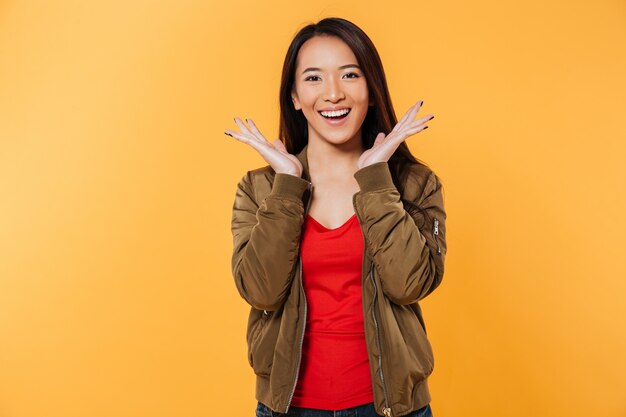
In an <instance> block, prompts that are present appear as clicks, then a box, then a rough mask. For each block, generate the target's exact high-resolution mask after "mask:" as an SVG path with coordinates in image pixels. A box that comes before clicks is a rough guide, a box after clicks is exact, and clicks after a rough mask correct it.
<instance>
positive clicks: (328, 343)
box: [291, 214, 374, 410]
mask: <svg viewBox="0 0 626 417" xmlns="http://www.w3.org/2000/svg"><path fill="white" fill-rule="evenodd" d="M363 249H364V241H363V234H362V232H361V227H360V224H359V221H358V218H357V217H356V214H353V215H352V216H351V217H350V218H349V219H348V220H346V221H345V222H344V223H343V224H342V225H341V226H339V227H337V228H334V229H329V228H327V227H326V226H324V225H322V224H321V223H320V222H318V221H317V220H315V219H314V218H313V217H312V216H311V215H308V214H307V216H306V219H305V221H304V225H303V235H302V241H301V247H300V252H301V256H302V285H303V287H304V292H305V295H306V300H307V317H306V327H305V333H304V340H303V344H302V360H301V362H300V372H299V374H298V382H297V384H296V389H295V391H294V395H293V398H292V402H291V405H293V406H296V407H306V408H317V409H323V410H340V409H344V408H350V407H356V406H358V405H362V404H366V403H369V402H372V401H374V397H373V391H372V380H371V375H370V366H369V358H368V354H367V347H366V344H365V328H364V321H363V295H362V283H361V280H362V267H363Z"/></svg>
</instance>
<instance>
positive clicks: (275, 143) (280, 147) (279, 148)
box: [273, 139, 287, 152]
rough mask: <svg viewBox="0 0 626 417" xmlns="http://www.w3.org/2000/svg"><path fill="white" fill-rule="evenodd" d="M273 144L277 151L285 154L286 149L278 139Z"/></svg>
mask: <svg viewBox="0 0 626 417" xmlns="http://www.w3.org/2000/svg"><path fill="white" fill-rule="evenodd" d="M273 144H274V147H275V148H276V149H278V150H279V151H282V152H287V148H285V144H284V143H283V142H282V141H281V140H280V139H276V140H275V141H274V142H273Z"/></svg>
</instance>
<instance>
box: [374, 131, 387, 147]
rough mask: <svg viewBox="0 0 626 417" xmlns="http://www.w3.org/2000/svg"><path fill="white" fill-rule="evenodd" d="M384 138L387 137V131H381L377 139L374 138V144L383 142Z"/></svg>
mask: <svg viewBox="0 0 626 417" xmlns="http://www.w3.org/2000/svg"><path fill="white" fill-rule="evenodd" d="M384 139H385V132H380V133H379V134H378V135H377V136H376V139H375V140H374V145H378V144H379V143H381V142H382V141H383V140H384Z"/></svg>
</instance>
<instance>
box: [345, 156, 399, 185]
mask: <svg viewBox="0 0 626 417" xmlns="http://www.w3.org/2000/svg"><path fill="white" fill-rule="evenodd" d="M354 178H355V179H356V181H357V182H358V183H359V187H360V188H361V191H375V190H383V189H386V188H396V185H395V184H394V182H393V178H392V176H391V171H389V164H388V163H387V162H386V161H383V162H376V163H374V164H371V165H367V166H365V167H363V168H361V169H359V170H357V171H356V172H355V173H354Z"/></svg>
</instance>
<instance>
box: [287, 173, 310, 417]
mask: <svg viewBox="0 0 626 417" xmlns="http://www.w3.org/2000/svg"><path fill="white" fill-rule="evenodd" d="M307 188H308V189H309V198H308V199H307V202H306V208H305V209H304V216H305V218H306V214H307V213H308V211H309V206H310V205H311V197H312V196H313V184H312V183H310V182H309V185H308V186H307ZM298 262H299V265H300V270H299V275H300V289H301V290H302V296H303V297H304V319H303V320H302V323H303V324H302V335H301V336H300V344H299V348H298V365H297V366H296V377H295V379H294V381H293V388H291V394H289V400H288V401H287V408H286V409H285V414H287V413H288V412H289V406H290V405H291V399H292V398H293V394H294V393H295V391H296V385H297V384H298V375H299V374H300V361H301V360H302V342H303V341H304V331H305V328H306V310H307V302H306V293H305V292H304V286H303V285H302V257H301V256H300V255H299V254H298Z"/></svg>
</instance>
